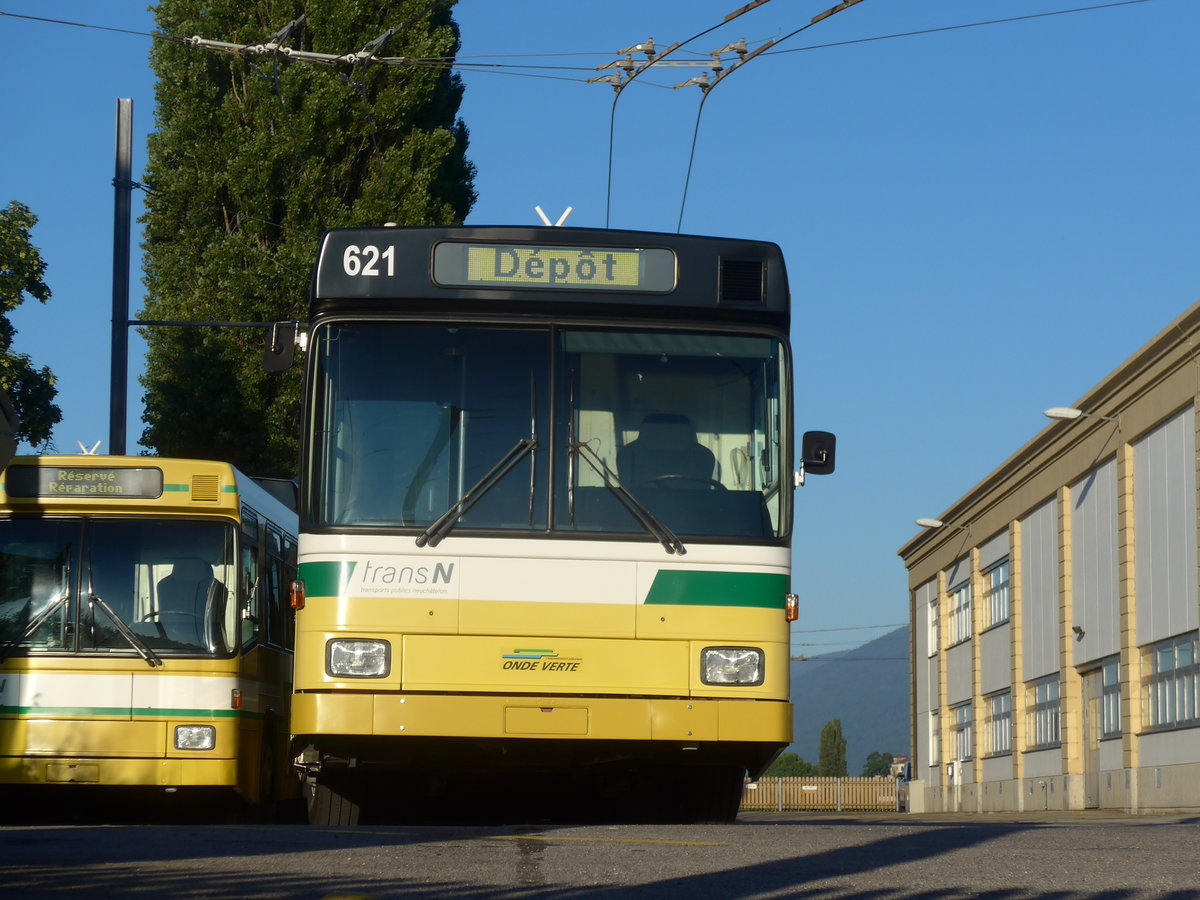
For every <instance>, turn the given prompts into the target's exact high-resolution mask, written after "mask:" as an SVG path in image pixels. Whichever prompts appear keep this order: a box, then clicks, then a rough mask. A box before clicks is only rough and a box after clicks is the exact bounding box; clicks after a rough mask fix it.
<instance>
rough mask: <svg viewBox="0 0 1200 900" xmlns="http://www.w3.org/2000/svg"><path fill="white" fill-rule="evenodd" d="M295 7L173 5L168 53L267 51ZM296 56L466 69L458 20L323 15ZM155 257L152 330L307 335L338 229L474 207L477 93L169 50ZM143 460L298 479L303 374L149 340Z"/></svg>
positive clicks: (255, 345) (184, 340)
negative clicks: (314, 295) (223, 324)
mask: <svg viewBox="0 0 1200 900" xmlns="http://www.w3.org/2000/svg"><path fill="white" fill-rule="evenodd" d="M305 5H306V4H304V3H302V2H300V0H160V2H159V3H158V5H157V7H156V10H155V14H156V18H157V22H158V25H159V28H160V30H161V31H162V32H163V33H165V34H168V35H174V36H181V37H186V36H191V35H199V36H201V37H205V38H210V39H213V40H220V41H229V42H233V43H236V44H241V45H247V44H249V45H255V44H264V43H267V42H268V40H269V39H270V38H272V36H275V35H276V34H277V33H278V32H280V30H281V29H282V28H283V26H285V25H287V24H288V23H289V22H293V21H295V20H297V19H298V18H299V17H300V15H301V12H302V11H303V7H304V6H305ZM307 5H308V6H310V7H313V9H312V11H311V12H310V13H309V14H308V16H307V17H305V18H302V19H299V21H298V22H296V24H295V25H294V27H293V28H292V29H291V30H290V32H289V33H288V34H287V35H286V36H285V37H283V39H282V40H281V41H280V43H281V44H282V45H285V46H287V47H289V48H292V49H300V50H306V51H313V52H317V53H332V54H343V53H346V52H350V51H358V50H359V49H360V48H363V47H365V46H366V45H367V44H369V43H370V42H371V41H373V40H374V39H375V38H377V37H379V36H381V35H383V34H384V33H385V32H387V31H388V30H389V29H391V28H393V27H396V26H399V27H398V30H397V32H396V33H395V34H394V35H393V36H392V37H391V38H390V39H389V40H388V41H387V43H386V45H383V46H380V47H378V48H377V49H376V50H375V53H376V54H377V55H380V56H389V57H400V56H403V57H407V58H414V59H425V60H428V59H447V58H452V57H453V56H454V54H455V53H456V52H457V50H458V46H459V36H458V27H457V25H456V24H455V22H454V20H453V18H452V17H451V15H450V7H451V6H452V5H453V3H452V2H430V0H324V2H322V3H318V4H307ZM151 64H152V65H153V67H154V70H155V73H156V75H157V76H158V81H157V85H156V88H155V92H156V101H157V105H156V131H155V133H154V134H152V135H151V137H150V144H149V164H148V168H147V175H146V178H145V180H146V182H147V185H148V189H149V194H148V198H147V201H146V204H147V211H146V213H145V215H144V216H143V218H142V222H143V223H144V226H145V231H144V236H145V237H144V243H143V250H144V251H145V262H144V269H145V273H146V279H145V281H146V303H145V309H144V312H143V313H142V318H143V319H145V320H160V321H214V322H215V321H240V322H269V321H277V320H283V319H289V318H296V319H300V320H304V319H305V318H307V309H306V293H307V289H308V280H309V273H310V270H311V267H312V260H313V258H314V256H315V253H316V248H317V242H318V239H319V236H320V233H321V231H322V230H323V229H324V228H325V227H341V226H354V225H365V224H373V225H378V224H383V223H384V222H387V221H391V222H396V223H398V224H401V225H433V224H456V223H460V222H462V220H463V219H464V218H465V217H466V215H467V213H468V212H469V210H470V208H471V205H472V204H473V203H474V200H475V191H474V187H473V179H474V168H473V167H472V165H471V164H470V163H469V162H468V161H467V158H466V146H467V129H466V127H465V126H464V125H463V123H462V122H461V120H459V119H458V118H457V116H458V108H459V103H460V100H461V98H462V84H461V82H460V80H459V79H458V77H457V76H456V75H454V74H452V73H451V71H450V69H449V68H447V67H442V66H404V67H399V66H382V65H367V64H363V63H355V64H350V63H346V64H338V65H336V66H323V65H316V64H313V63H310V62H303V61H297V60H291V59H288V58H287V57H286V56H283V55H277V56H271V55H252V54H236V55H235V54H227V53H220V52H216V51H213V50H206V49H202V48H200V47H197V46H190V45H187V44H185V43H183V42H180V41H173V40H159V41H157V42H156V43H155V45H154V48H153V50H152V52H151ZM143 333H144V334H145V336H146V339H147V341H148V344H149V349H148V353H147V360H146V372H145V375H144V376H143V377H142V379H141V382H142V385H143V387H144V388H145V391H146V392H145V402H146V411H145V415H144V421H145V423H146V428H145V430H144V432H143V436H142V443H143V444H145V445H146V446H148V447H152V448H154V449H155V450H157V451H158V452H159V453H162V454H165V455H178V456H200V457H216V458H219V459H226V460H229V461H231V462H233V463H235V464H237V465H238V466H240V467H242V468H244V469H247V470H249V471H252V472H254V473H255V474H262V475H277V476H291V475H294V474H295V467H296V455H297V454H296V447H297V432H298V413H299V397H300V372H299V367H298V366H297V367H294V368H293V369H291V370H289V371H287V372H285V373H282V374H279V373H267V372H266V371H264V369H263V367H262V345H263V338H264V334H263V332H262V330H260V329H252V328H244V329H230V328H226V329H217V328H212V327H167V326H150V327H146V328H144V329H143Z"/></svg>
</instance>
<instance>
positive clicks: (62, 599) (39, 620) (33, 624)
mask: <svg viewBox="0 0 1200 900" xmlns="http://www.w3.org/2000/svg"><path fill="white" fill-rule="evenodd" d="M66 602H67V595H66V594H65V593H62V594H59V595H58V599H57V600H55V601H54V602H53V603H51V604H48V605H47V606H46V608H45V609H43V610H42V611H41V612H40V613H38V614H37V615H36V616H34V617H33V618H32V619H30V620H29V624H28V625H26V626H25V630H24V631H22V632H21V633H20V634H18V635H17V636H16V637H15V638H13V639H12V640H10V641H9V642H8V643H6V644H5V645H4V646H3V647H0V662H4V660H6V659H8V654H9V653H11V652H12V650H13V648H14V647H16V646H17V645H18V644H20V643H21V642H22V641H24V640H25V639H26V638H28V637H29V636H30V635H32V634H33V633H34V632H35V631H37V630H38V629H39V628H41V627H42V624H43V623H44V622H45V621H46V620H47V619H49V618H50V617H51V616H52V615H54V613H55V612H57V610H58V608H59V607H60V606H62V605H63V604H64V603H66Z"/></svg>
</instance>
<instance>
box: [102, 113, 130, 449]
mask: <svg viewBox="0 0 1200 900" xmlns="http://www.w3.org/2000/svg"><path fill="white" fill-rule="evenodd" d="M116 156H117V164H116V174H115V175H114V176H113V189H114V193H115V197H114V203H113V275H112V354H111V356H112V362H111V364H112V375H111V379H110V382H109V384H110V393H109V407H108V409H109V419H108V452H109V453H110V454H111V455H114V456H122V455H124V453H125V414H126V408H125V407H126V402H125V395H126V392H127V385H128V379H129V238H130V230H131V222H130V220H131V217H132V216H131V207H132V194H133V179H132V174H133V166H132V162H131V160H132V156H133V100H132V99H131V98H128V97H121V98H118V99H117V152H116Z"/></svg>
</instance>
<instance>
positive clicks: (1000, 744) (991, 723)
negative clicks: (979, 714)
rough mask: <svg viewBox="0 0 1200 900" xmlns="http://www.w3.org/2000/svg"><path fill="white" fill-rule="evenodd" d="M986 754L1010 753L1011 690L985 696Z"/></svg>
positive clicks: (999, 754)
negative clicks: (986, 716) (986, 711)
mask: <svg viewBox="0 0 1200 900" xmlns="http://www.w3.org/2000/svg"><path fill="white" fill-rule="evenodd" d="M985 702H986V703H987V710H988V720H987V741H988V755H989V756H1001V755H1003V754H1005V753H1012V692H1011V691H1005V692H1004V693H1002V694H992V695H991V696H990V697H988V698H986V701H985Z"/></svg>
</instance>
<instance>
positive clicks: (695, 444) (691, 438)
mask: <svg viewBox="0 0 1200 900" xmlns="http://www.w3.org/2000/svg"><path fill="white" fill-rule="evenodd" d="M716 466H717V459H716V457H715V456H713V453H712V451H711V450H709V449H708V448H707V447H705V446H704V445H703V444H701V443H700V442H699V441H697V440H696V429H695V428H694V427H693V426H692V422H691V420H690V419H688V417H687V416H681V415H679V414H678V413H651V414H650V415H648V416H646V418H645V419H643V420H642V427H641V429H640V430H639V431H638V436H637V438H636V439H634V440H632V441H630V442H629V443H628V444H626V445H625V446H624V447H622V448H621V449H620V450H618V451H617V472H618V474H619V475H620V476H621V479H622V480H623V481H626V482H628V483H631V484H645V483H646V482H649V481H653V480H654V479H656V478H662V477H664V476H670V475H676V476H679V477H681V478H686V479H690V480H694V481H711V480H712V478H713V475H714V471H715V469H716Z"/></svg>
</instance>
